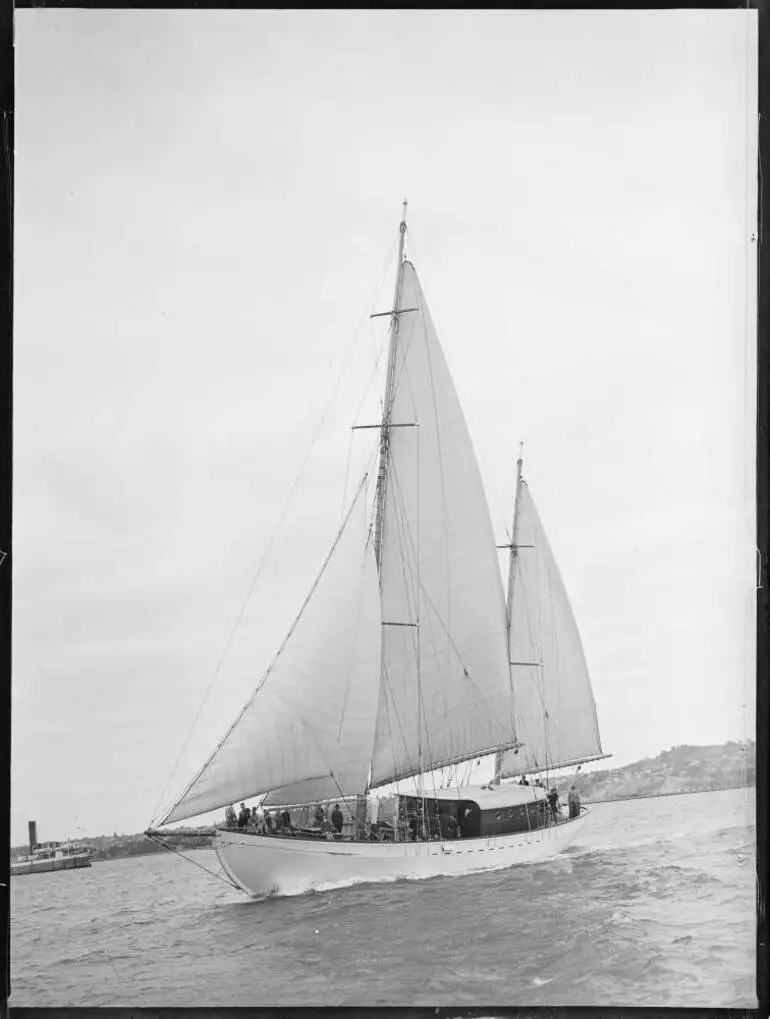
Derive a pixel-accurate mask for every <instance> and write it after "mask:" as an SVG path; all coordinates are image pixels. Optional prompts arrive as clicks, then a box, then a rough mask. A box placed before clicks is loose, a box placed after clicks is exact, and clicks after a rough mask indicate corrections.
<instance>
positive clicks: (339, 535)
mask: <svg viewBox="0 0 770 1019" xmlns="http://www.w3.org/2000/svg"><path fill="white" fill-rule="evenodd" d="M367 478H368V475H366V474H365V475H364V476H363V478H362V479H361V482H360V484H359V486H358V491H357V492H356V495H355V498H354V499H353V501H352V503H351V505H350V509H349V510H348V515H347V517H346V518H345V521H344V522H343V524H342V527H341V528H340V529H339V531H338V532H337V536H336V538H335V539H334V543H333V545H332V547H331V549H330V550H329V552H328V554H327V556H326V558H325V559H324V562H323V565H322V566H321V569H320V570H319V572H318V575H317V576H316V579H315V581H314V582H313V585H312V587H311V588H310V591H309V593H308V595H307V597H306V598H305V600H304V602H303V603H302V607H301V609H300V610H299V612H298V613H297V616H296V617H295V619H294V622H293V623H292V624H291V627H290V628H289V632H288V633H287V634H286V636H285V637H284V639H283V643H282V644H281V646H280V647H279V648H278V651H277V652H276V653H275V655H274V656H273V660H272V661H271V663H270V665H268V667H267V669H266V670H265V672H264V674H263V676H262V678H261V679H260V681H259V682H258V683H257V685H256V687H255V688H254V692H253V693H252V694H251V696H250V697H249V699H248V700H247V701H246V704H245V705H244V706H243V708H242V709H241V710H240V712H239V713H238V715H237V716H236V719H235V721H234V722H233V723H232V725H231V726H230V728H229V729H228V730H227V732H226V733H225V735H224V736H223V737H222V739H221V740H220V741H219V743H218V744H217V745H216V747H215V748H214V750H213V751H212V753H211V754H210V755H209V756H208V758H207V759H206V761H205V763H204V764H203V766H202V767H201V768H200V769H199V770H198V771H197V772H196V774H195V776H194V777H193V778H192V780H191V781H190V782H188V784H187V785H186V786H185V789H184V791H183V792H182V793H181V794H180V795H179V796H178V797H177V799H176V800H175V801H174V803H173V805H172V806H171V807H170V808H169V810H168V811H167V812H166V818H167V817H168V815H169V814H170V813H171V812H172V811H173V810H174V808H175V807H176V806H177V805H178V804H179V803H180V802H181V801H182V799H183V798H184V797H185V795H186V794H187V793H188V792H189V791H190V789H192V787H193V786H194V785H195V783H196V782H197V781H198V780H199V779H200V777H201V776H202V775H203V774H204V772H206V771H207V769H208V768H209V765H210V764H211V762H212V761H213V760H214V758H215V757H216V755H217V754H218V753H219V751H220V750H221V748H222V747H223V746H224V744H225V743H226V742H227V740H228V739H229V738H230V735H231V733H232V732H233V730H234V729H235V727H236V726H237V725H238V723H239V722H240V720H241V719H242V718H243V716H244V715H245V714H246V712H247V711H248V709H249V708H250V707H251V705H252V704H253V703H254V699H255V698H256V696H257V694H258V693H259V691H260V690H261V689H262V687H263V686H264V684H265V683H266V682H267V680H268V678H269V677H270V676H271V675H272V674H273V671H274V670H275V667H276V665H277V663H278V660H279V658H280V657H281V654H282V653H283V651H284V649H285V647H286V645H287V644H288V642H289V640H290V639H291V636H292V634H293V633H294V631H295V629H296V628H297V624H298V623H299V621H300V619H301V618H302V616H303V615H304V612H305V609H306V608H307V606H308V604H309V602H310V600H311V599H312V597H313V595H314V594H315V591H316V588H317V587H318V585H319V584H320V583H321V578H322V577H323V575H324V574H325V573H326V569H327V567H328V565H329V563H330V562H331V559H332V556H333V555H334V553H335V551H336V549H337V546H338V545H339V543H340V540H341V538H342V534H343V532H344V530H345V528H346V527H347V524H348V521H349V520H350V517H351V516H352V515H353V510H354V509H355V507H356V504H357V503H358V500H359V498H360V497H361V493H362V491H363V490H364V487H365V485H366V482H367ZM188 739H189V734H188ZM180 756H181V755H180ZM164 795H165V794H164ZM164 820H165V818H164Z"/></svg>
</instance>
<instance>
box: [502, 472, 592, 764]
mask: <svg viewBox="0 0 770 1019" xmlns="http://www.w3.org/2000/svg"><path fill="white" fill-rule="evenodd" d="M517 545H518V549H517V556H516V565H515V574H514V584H513V594H512V599H511V662H512V663H514V664H513V665H512V667H511V674H512V677H513V689H514V698H515V705H516V727H517V735H518V737H519V739H520V740H521V742H522V744H523V746H522V747H521V749H520V750H519V752H518V753H517V754H514V753H508V754H505V755H504V758H503V769H502V775H503V777H506V776H512V775H517V774H520V773H521V772H523V771H527V770H536V769H543V768H554V767H558V766H559V765H562V764H563V765H567V764H577V763H579V762H580V761H586V760H591V759H594V758H597V757H601V756H602V747H601V740H600V737H599V723H598V720H597V717H596V705H595V703H594V697H593V692H592V690H591V680H590V677H589V674H588V666H587V665H586V660H585V655H584V654H583V646H582V643H581V640H580V634H579V632H578V628H577V623H576V622H575V617H574V615H573V613H572V608H571V606H570V602H569V598H568V596H567V591H566V588H565V587H564V583H563V581H562V578H561V575H560V573H559V569H558V567H557V565H556V560H555V559H554V557H553V553H552V552H551V549H550V546H549V544H548V539H547V538H546V536H545V532H544V530H543V527H542V524H541V523H540V519H539V517H538V513H537V510H536V509H535V504H534V501H533V499H532V496H531V494H530V491H529V488H528V486H527V485H526V483H524V482H522V484H521V486H520V489H519V508H518V528H517Z"/></svg>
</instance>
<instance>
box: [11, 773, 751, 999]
mask: <svg viewBox="0 0 770 1019" xmlns="http://www.w3.org/2000/svg"><path fill="white" fill-rule="evenodd" d="M753 803H754V790H753V789H750V790H747V791H745V792H744V791H740V790H731V791H728V792H720V793H702V794H698V795H694V796H672V797H667V798H665V799H651V800H642V801H636V802H626V803H611V804H601V805H597V806H595V807H593V808H592V816H591V818H590V819H589V822H588V823H587V824H586V826H585V827H584V829H583V831H582V832H581V833H580V835H579V836H578V838H579V840H580V841H579V844H577V843H576V844H574V845H573V846H572V847H571V848H570V849H569V850H568V851H567V852H566V853H564V854H563V855H561V856H560V857H558V858H556V859H554V860H553V861H551V862H548V863H533V864H529V865H526V866H520V867H515V868H512V869H509V870H504V871H491V872H487V873H483V874H476V875H469V876H467V877H460V878H457V877H455V878H430V879H427V880H424V881H408V882H396V883H393V884H380V885H359V886H355V887H350V888H341V889H337V890H335V891H331V892H324V893H323V894H317V895H304V896H298V897H294V898H275V899H269V900H266V901H262V902H253V901H250V900H248V899H246V898H245V897H244V896H242V895H241V894H239V893H237V892H235V891H233V890H232V889H231V888H229V887H228V886H226V885H225V884H224V883H222V882H220V881H217V880H216V879H214V878H212V877H210V876H208V875H207V874H205V873H203V872H202V871H201V870H199V869H198V868H196V867H193V866H191V865H190V864H188V863H185V862H184V861H182V860H179V859H178V858H177V857H173V856H165V855H162V856H161V855H158V856H146V857H141V858H138V859H133V860H120V861H116V862H112V863H99V864H94V866H93V867H91V868H90V869H89V870H84V871H71V872H65V873H58V874H41V875H37V876H35V877H25V878H21V879H16V880H14V881H13V882H12V910H13V913H12V926H11V933H12V943H11V945H12V947H11V975H12V989H11V1001H10V1004H11V1005H16V1006H21V1005H47V1006H51V1005H81V1006H84V1005H91V1006H93V1005H132V1006H141V1005H144V1006H152V1005H155V1006H162V1005H179V1006H193V1005H316V1004H317V1005H380V1004H391V1005H398V1004H404V1005H406V1004H410V1005H419V1004H431V1005H433V1004H435V1005H487V1004H488V1005H506V1004H507V1005H516V1004H522V1005H590V1004H601V1005H670V1006H673V1005H680V1006H744V1007H745V1006H749V1007H750V1006H755V1005H756V998H755V995H754V971H755V955H754V952H755V949H754V939H755V866H754V838H755V836H754V825H753V820H754V807H753ZM191 857H192V858H193V859H194V860H195V861H196V862H198V863H201V864H205V865H206V866H209V867H211V868H212V869H215V870H216V869H217V864H216V858H215V856H214V853H213V852H210V851H208V850H200V851H198V852H194V853H192V854H191Z"/></svg>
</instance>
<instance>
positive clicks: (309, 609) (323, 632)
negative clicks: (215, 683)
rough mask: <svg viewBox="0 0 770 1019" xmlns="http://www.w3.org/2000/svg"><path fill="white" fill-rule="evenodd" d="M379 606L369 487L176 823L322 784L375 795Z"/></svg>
mask: <svg viewBox="0 0 770 1019" xmlns="http://www.w3.org/2000/svg"><path fill="white" fill-rule="evenodd" d="M380 630H381V626H380V604H379V587H378V580H377V567H376V564H375V561H374V553H373V550H372V545H371V541H369V540H368V519H367V506H366V498H365V484H363V483H362V485H361V487H360V488H359V490H358V493H357V495H356V498H355V500H354V503H353V505H352V507H351V509H350V511H349V513H348V516H347V518H346V521H345V524H344V525H343V527H342V530H341V531H340V533H339V535H338V537H337V540H336V542H335V544H334V546H333V548H332V551H331V553H330V555H329V557H328V559H327V560H326V563H325V564H324V566H323V568H322V570H321V573H320V575H319V577H318V579H317V581H316V583H315V585H314V587H313V589H312V591H311V594H310V596H309V598H308V600H307V601H306V603H305V605H304V607H303V609H302V611H301V613H300V615H299V616H298V618H297V620H296V622H295V624H294V626H293V627H292V629H291V630H290V632H289V635H288V637H287V638H286V641H285V642H284V645H283V647H282V648H281V650H280V651H279V652H278V654H277V656H276V658H275V660H274V661H273V664H272V665H271V666H270V668H269V669H268V671H267V673H266V675H265V677H264V679H263V680H262V682H261V683H260V684H259V686H258V687H257V689H256V690H255V692H254V694H253V695H252V697H251V698H250V700H249V701H248V703H247V705H246V707H245V708H244V709H243V711H242V712H241V714H240V715H239V716H238V718H237V720H236V721H235V723H234V724H233V726H232V727H231V729H230V730H229V732H228V733H227V735H226V736H225V738H224V739H223V740H222V742H221V743H220V744H219V746H218V747H217V749H216V750H215V751H214V753H213V754H212V755H211V757H210V758H209V760H208V761H207V762H206V764H205V765H204V767H203V768H202V769H201V771H200V772H199V773H198V775H197V776H196V778H195V779H194V780H193V782H192V783H191V784H190V785H189V786H188V788H187V790H186V791H185V792H184V793H183V795H182V796H181V797H180V798H179V799H178V800H177V802H176V804H175V805H174V807H173V808H172V809H171V811H170V812H169V813H168V815H167V816H166V818H165V819H164V820H165V822H171V821H180V820H183V819H185V818H188V817H193V816H195V815H197V814H202V813H205V812H206V811H209V810H214V809H217V808H219V807H221V806H224V805H225V804H227V803H233V802H234V801H237V800H240V799H246V798H248V797H251V796H255V795H257V794H258V793H262V792H267V791H268V790H275V789H281V788H283V787H287V786H292V785H293V784H294V783H304V782H307V781H308V780H321V781H323V782H324V784H325V786H326V787H332V788H333V789H334V792H333V793H331V794H330V795H341V794H342V793H345V794H346V795H347V794H352V793H357V792H360V791H362V790H363V789H364V787H365V786H366V780H367V775H368V769H369V759H370V756H371V749H372V743H373V738H374V727H375V719H376V710H377V693H378V689H379V680H380Z"/></svg>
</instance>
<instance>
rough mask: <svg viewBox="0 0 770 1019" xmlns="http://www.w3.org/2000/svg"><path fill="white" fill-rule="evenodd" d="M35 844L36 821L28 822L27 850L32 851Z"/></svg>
mask: <svg viewBox="0 0 770 1019" xmlns="http://www.w3.org/2000/svg"><path fill="white" fill-rule="evenodd" d="M36 845H37V821H30V822H29V851H30V853H33V852H34V851H35V846H36Z"/></svg>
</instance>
